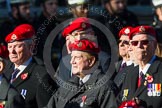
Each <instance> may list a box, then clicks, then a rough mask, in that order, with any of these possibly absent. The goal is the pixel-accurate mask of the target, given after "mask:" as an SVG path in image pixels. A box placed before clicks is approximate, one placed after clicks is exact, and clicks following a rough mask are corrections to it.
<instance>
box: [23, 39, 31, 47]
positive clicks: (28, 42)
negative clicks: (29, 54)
mask: <svg viewBox="0 0 162 108" xmlns="http://www.w3.org/2000/svg"><path fill="white" fill-rule="evenodd" d="M24 42H25V43H26V44H27V45H28V46H30V45H32V44H33V40H32V39H28V40H24Z"/></svg>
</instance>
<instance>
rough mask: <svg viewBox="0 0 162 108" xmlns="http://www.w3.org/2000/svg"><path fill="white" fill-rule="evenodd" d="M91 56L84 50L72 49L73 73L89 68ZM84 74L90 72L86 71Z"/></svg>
mask: <svg viewBox="0 0 162 108" xmlns="http://www.w3.org/2000/svg"><path fill="white" fill-rule="evenodd" d="M90 58H91V57H90V56H89V55H88V54H87V53H86V52H82V51H72V53H71V61H70V63H71V65H72V73H73V74H74V75H77V74H79V73H80V72H83V70H88V69H89V68H90V64H91V62H90V61H91V60H90ZM83 74H88V73H84V72H83Z"/></svg>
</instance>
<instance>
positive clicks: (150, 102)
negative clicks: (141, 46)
mask: <svg viewBox="0 0 162 108" xmlns="http://www.w3.org/2000/svg"><path fill="white" fill-rule="evenodd" d="M131 70H132V71H130V72H128V74H127V75H126V78H125V80H124V83H123V86H122V91H121V93H120V95H119V96H118V99H119V100H118V102H119V103H121V101H122V98H123V95H124V94H123V93H124V90H126V89H128V95H127V96H126V98H125V99H127V100H131V99H132V98H133V97H138V98H139V99H141V100H142V101H144V102H146V104H147V108H161V107H162V94H161V95H160V96H148V94H147V93H148V90H147V84H146V83H145V79H143V81H142V83H141V86H140V87H139V88H137V81H138V74H139V66H136V67H132V69H131ZM147 73H148V74H149V75H151V76H152V77H153V82H152V83H154V84H157V83H158V84H162V62H161V61H160V59H159V58H156V60H155V61H154V62H153V63H152V64H151V66H150V68H149V69H148V71H147Z"/></svg>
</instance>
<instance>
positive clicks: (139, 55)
mask: <svg viewBox="0 0 162 108" xmlns="http://www.w3.org/2000/svg"><path fill="white" fill-rule="evenodd" d="M130 43H131V45H132V49H133V52H134V56H135V58H136V60H137V61H139V62H140V61H144V62H148V61H149V60H150V59H151V57H152V56H153V55H154V54H155V49H156V41H155V40H154V38H151V37H149V36H148V35H147V34H138V35H135V36H133V38H132V40H131V41H130Z"/></svg>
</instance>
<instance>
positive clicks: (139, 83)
mask: <svg viewBox="0 0 162 108" xmlns="http://www.w3.org/2000/svg"><path fill="white" fill-rule="evenodd" d="M143 77H144V74H143V72H142V71H141V72H140V75H139V77H138V87H140V85H141V83H142V79H143Z"/></svg>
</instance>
